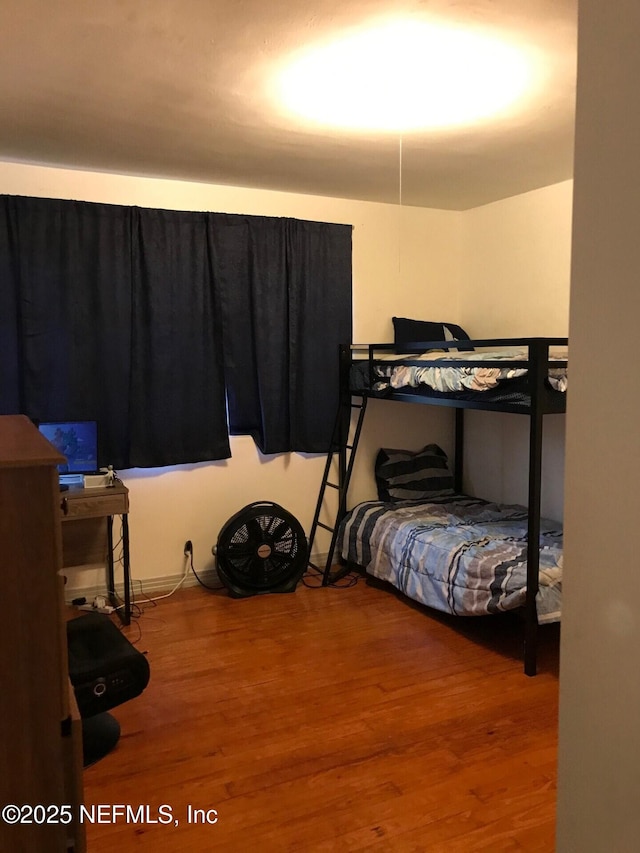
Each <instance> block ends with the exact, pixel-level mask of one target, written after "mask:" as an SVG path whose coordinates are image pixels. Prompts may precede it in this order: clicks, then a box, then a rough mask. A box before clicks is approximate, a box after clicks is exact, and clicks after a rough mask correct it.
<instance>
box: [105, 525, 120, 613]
mask: <svg viewBox="0 0 640 853" xmlns="http://www.w3.org/2000/svg"><path fill="white" fill-rule="evenodd" d="M107 591H108V593H109V599H110V601H111V604H112V605H113V606H114V607H117V606H118V603H117V599H116V581H115V577H114V573H113V516H112V515H108V516H107Z"/></svg>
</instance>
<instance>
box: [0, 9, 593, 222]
mask: <svg viewBox="0 0 640 853" xmlns="http://www.w3.org/2000/svg"><path fill="white" fill-rule="evenodd" d="M390 15H402V16H403V17H407V16H409V17H412V18H414V19H416V20H419V19H424V18H427V19H430V18H436V19H438V20H445V21H451V22H453V23H458V24H459V23H461V22H464V23H468V24H469V26H470V27H474V28H477V27H481V28H485V29H486V28H488V29H489V30H490V31H492V32H494V33H496V34H498V35H504V36H505V37H506V38H507V39H509V40H513V41H516V42H519V43H524V44H525V45H526V46H527V47H529V48H531V49H533V50H534V51H536V52H538V53H539V54H540V56H541V59H542V66H543V68H544V76H543V78H542V79H541V81H540V92H539V94H538V95H537V96H536V97H535V98H534V99H533V100H532V101H531V103H529V104H527V106H526V107H523V108H522V109H521V110H520V111H519V112H518V113H517V115H515V116H513V117H512V118H510V119H506V118H501V119H497V120H495V121H494V122H492V123H486V124H484V125H482V126H475V127H473V128H465V129H458V130H455V131H442V130H440V131H437V132H433V131H431V132H418V133H412V134H405V135H404V137H403V139H402V157H400V140H399V139H398V138H397V137H395V136H389V135H384V134H377V135H376V134H363V133H354V132H344V131H338V130H327V131H320V132H319V131H317V130H314V131H311V130H309V129H307V128H304V127H302V126H297V127H296V126H295V125H294V124H293V123H292V122H291V121H290V120H287V119H286V118H284V117H283V116H282V115H280V114H279V113H278V112H277V111H276V110H274V108H273V105H272V103H271V101H270V100H269V97H268V92H267V90H266V86H265V83H266V81H267V80H268V79H269V74H270V72H271V70H272V69H273V68H274V67H275V65H276V64H277V62H278V60H279V58H281V57H282V56H283V55H287V54H289V53H291V52H292V51H293V50H296V49H298V48H300V47H302V46H304V45H305V44H307V43H308V44H313V43H316V42H318V41H321V40H325V39H327V38H330V37H332V36H334V35H336V34H338V33H340V32H341V31H344V29H345V28H350V27H354V26H356V25H361V24H366V23H370V22H376V21H379V20H380V19H381V18H385V17H388V16H390ZM576 17H577V0H422V2H420V0H407V2H402V0H101V2H88V0H61V2H57V3H56V2H53V3H52V2H51V0H2V3H1V4H0V111H1V115H2V119H1V121H0V159H4V160H17V161H21V162H29V163H40V164H50V165H63V166H71V167H76V168H82V169H95V170H100V171H108V172H119V173H125V174H136V175H148V176H161V177H174V178H183V179H192V180H198V181H206V182H211V183H222V184H230V185H235V186H246V187H259V188H264V189H277V190H285V191H292V192H301V193H310V194H314V195H327V196H336V197H344V198H355V199H365V200H373V201H385V202H398V201H399V200H400V199H401V201H402V203H403V204H407V205H419V206H424V207H436V208H445V209H466V208H469V207H475V206H477V205H481V204H486V203H488V202H491V201H494V200H497V199H500V198H505V197H508V196H512V195H516V194H518V193H521V192H526V191H528V190H531V189H535V188H538V187H541V186H546V185H549V184H552V183H556V182H558V181H562V180H565V179H567V178H570V177H571V175H572V169H573V163H572V160H573V124H574V99H575V66H576ZM380 61H381V62H384V61H385V58H384V57H380ZM400 162H401V163H402V180H401V181H400ZM400 185H401V187H402V190H401V195H400Z"/></svg>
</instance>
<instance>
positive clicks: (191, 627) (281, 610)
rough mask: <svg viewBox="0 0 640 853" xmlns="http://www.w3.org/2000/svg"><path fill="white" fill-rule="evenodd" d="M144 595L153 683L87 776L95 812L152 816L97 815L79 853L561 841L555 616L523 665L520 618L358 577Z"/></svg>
mask: <svg viewBox="0 0 640 853" xmlns="http://www.w3.org/2000/svg"><path fill="white" fill-rule="evenodd" d="M142 606H143V608H144V613H143V615H141V617H140V618H139V619H137V620H136V622H135V623H134V624H132V625H131V626H130V627H129V628H126V629H123V630H124V631H125V633H126V634H127V636H128V637H129V639H130V640H131V641H132V642H135V644H136V646H137V648H139V649H140V650H141V651H144V652H146V653H147V654H148V658H149V664H150V667H151V680H150V683H149V686H148V687H147V689H146V690H145V692H144V693H143V694H142V695H141V696H139V697H137V698H136V699H133V700H131V701H130V702H128V703H125V704H123V705H121V706H120V707H118V708H116V709H115V710H114V712H113V713H114V715H115V716H116V717H117V718H118V720H119V722H120V724H121V728H122V736H121V740H120V742H119V744H118V746H117V747H116V749H115V750H114V751H113V752H112V753H111V754H110V755H108V756H107V757H106V758H104V759H103V760H102V761H100V762H99V763H97V764H96V765H94V766H93V767H90V768H88V769H87V770H86V771H85V773H84V785H85V802H86V804H87V807H88V808H90V807H92V806H97V805H99V804H102V805H108V806H110V805H113V804H119V805H120V804H122V805H129V806H134V807H136V808H137V807H138V806H139V805H148V806H149V813H148V816H149V819H150V820H149V822H146V823H144V824H143V823H136V822H131V821H129V822H127V819H126V817H125V816H117V819H115V820H114V819H113V818H112V817H111V813H110V811H109V810H107V811H106V812H104V811H103V813H102V814H103V818H104V819H105V822H102V823H93V824H91V823H89V824H88V825H87V840H88V850H89V853H116V851H117V853H122V851H125V853H128V851H152V852H153V853H165V851H169V853H171V851H181V852H182V851H185V853H201V851H209V850H216V851H223V853H226V852H227V851H229V853H236V851H245V850H251V848H252V847H253V846H255V847H256V848H259V849H260V850H261V851H267V853H270V851H319V852H320V851H365V850H366V851H375V852H376V853H382V851H401V853H404V851H407V853H409V852H410V851H429V853H437V851H447V853H457V851H460V853H466V851H491V852H492V853H497V851H514V850H516V851H522V850H527V851H552V850H553V849H554V829H555V817H554V815H555V794H556V747H557V728H556V721H557V711H558V663H557V660H558V639H559V629H558V626H548V627H546V628H543V629H542V630H541V632H540V633H541V652H540V667H539V670H540V671H539V674H538V675H537V676H536V677H535V678H527V677H526V676H525V675H523V672H522V664H521V661H520V650H521V636H522V635H521V626H520V624H519V623H518V622H517V620H515V619H511V618H505V619H501V618H491V617H489V618H486V619H472V620H469V619H466V620H462V619H457V620H456V619H454V618H447V617H444V616H442V615H439V614H436V613H434V612H433V611H428V610H425V609H423V608H420V607H418V606H416V605H413V604H411V603H410V602H408V601H407V600H406V599H404V598H402V597H401V596H399V595H398V594H396V593H394V592H392V591H391V590H389V589H387V588H385V589H381V588H378V587H374V586H370V585H368V584H367V583H365V581H364V580H360V582H359V583H358V584H357V585H356V586H354V587H352V588H348V589H331V588H325V589H309V588H306V587H305V586H303V585H302V584H300V585H299V586H298V588H297V590H296V592H295V593H292V594H285V595H264V596H254V597H252V598H247V599H240V600H238V599H232V598H230V597H229V596H228V595H227V593H226V592H224V591H221V592H216V593H211V592H207V591H206V590H204V589H188V590H185V591H180V592H177V593H176V594H175V595H174V596H172V597H171V598H169V599H166V600H164V601H161V602H159V603H158V605H157V606H156V607H152V606H150V605H146V606H145V605H144V604H143V605H142ZM189 805H190V806H192V807H193V808H196V809H201V810H204V811H207V810H209V809H215V810H216V811H217V822H216V823H215V824H203V823H190V822H189V820H188V814H189V813H188V807H189ZM161 806H168V807H170V809H171V812H170V813H169V810H168V809H164V810H162V809H160V807H161ZM169 816H170V817H171V823H170V824H167V823H161V822H159V823H153V822H152V821H153V820H162V821H166V820H168V819H169ZM210 818H211V819H213V818H214V815H213V814H211V815H210ZM175 821H177V822H178V825H175Z"/></svg>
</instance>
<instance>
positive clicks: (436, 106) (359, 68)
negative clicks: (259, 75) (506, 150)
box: [275, 20, 534, 134]
mask: <svg viewBox="0 0 640 853" xmlns="http://www.w3.org/2000/svg"><path fill="white" fill-rule="evenodd" d="M533 76H534V75H533V69H532V61H531V58H530V57H529V56H527V55H526V54H525V53H524V52H523V51H522V50H521V49H518V48H517V47H515V46H513V45H510V44H508V43H506V42H504V41H501V40H499V39H498V38H496V37H495V36H490V35H488V34H486V33H485V32H483V31H474V30H466V29H462V28H461V27H454V26H451V25H442V24H436V23H427V22H418V21H415V20H411V21H409V20H400V21H393V22H390V23H387V24H380V25H377V26H374V27H372V28H369V29H365V30H360V31H356V32H353V33H351V34H349V35H345V36H343V37H342V38H340V39H339V40H336V41H333V42H331V43H329V44H324V45H321V46H318V47H315V48H312V49H307V50H304V51H302V52H300V53H298V54H296V55H295V56H294V57H293V58H292V59H291V61H290V62H289V63H288V64H287V65H286V66H285V67H284V68H283V69H281V70H280V72H279V73H278V75H277V78H276V81H275V91H276V94H277V97H278V100H279V102H280V105H281V108H282V109H284V110H285V112H287V113H288V114H290V115H295V116H296V117H298V119H302V120H303V121H304V122H307V123H310V124H313V125H323V126H330V127H339V128H345V129H349V130H355V131H383V132H385V131H387V132H392V133H396V134H397V133H406V132H410V131H412V130H413V131H415V130H427V129H437V128H446V127H456V126H460V125H467V124H473V123H475V122H478V121H482V120H485V119H487V118H488V117H490V116H494V115H499V114H501V113H505V112H507V111H508V110H509V108H510V107H513V106H514V104H515V103H516V102H517V101H518V100H519V99H520V98H522V97H523V95H524V93H525V92H526V91H527V89H528V88H530V86H531V83H532V80H533Z"/></svg>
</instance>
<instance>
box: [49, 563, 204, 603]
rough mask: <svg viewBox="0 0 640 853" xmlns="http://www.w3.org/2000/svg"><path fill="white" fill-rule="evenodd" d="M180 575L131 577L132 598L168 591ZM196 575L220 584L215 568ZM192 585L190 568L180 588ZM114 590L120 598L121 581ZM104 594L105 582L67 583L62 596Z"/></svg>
mask: <svg viewBox="0 0 640 853" xmlns="http://www.w3.org/2000/svg"><path fill="white" fill-rule="evenodd" d="M182 577H183V575H182V574H179V575H160V576H158V577H153V578H144V579H141V580H138V579H136V578H135V577H132V579H131V588H132V596H133V598H134V600H135V599H136V598H140V599H141V600H143V599H144V598H145V597H147V598H150V597H153V596H154V595H158V594H162V593H167V592H170V591H171V590H172V589H173V588H174V587H176V586H177V584H178V583H179V581H180V579H181V578H182ZM198 577H200V578H201V579H202V582H203V583H205V584H207V586H213V587H217V586H219V585H220V579H219V578H218V573H217V572H216V570H215V569H206V570H203V571H201V572H200V571H199V572H198ZM193 586H200V584H199V582H198V579H197V578H196V576H195V575H194V574H193V572H192V571H191V569H189V572H188V574H187V575H186V577H185V578H184V580H183V581H182V583H181V584H180V589H187V588H188V587H193ZM115 592H116V593H117V595H119V596H120V597H121V598H122V597H124V588H123V585H122V583H116V589H115ZM106 594H107V589H106V584H105V583H102V584H98V585H96V584H95V583H93V584H89V585H84V586H70V585H69V584H67V586H65V589H64V598H65V601H66V602H67V604H70V603H71V602H72V601H73V599H75V598H83V597H84V598H86V599H87V600H88V601H92V600H93V599H94V598H95V597H96V595H106Z"/></svg>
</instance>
